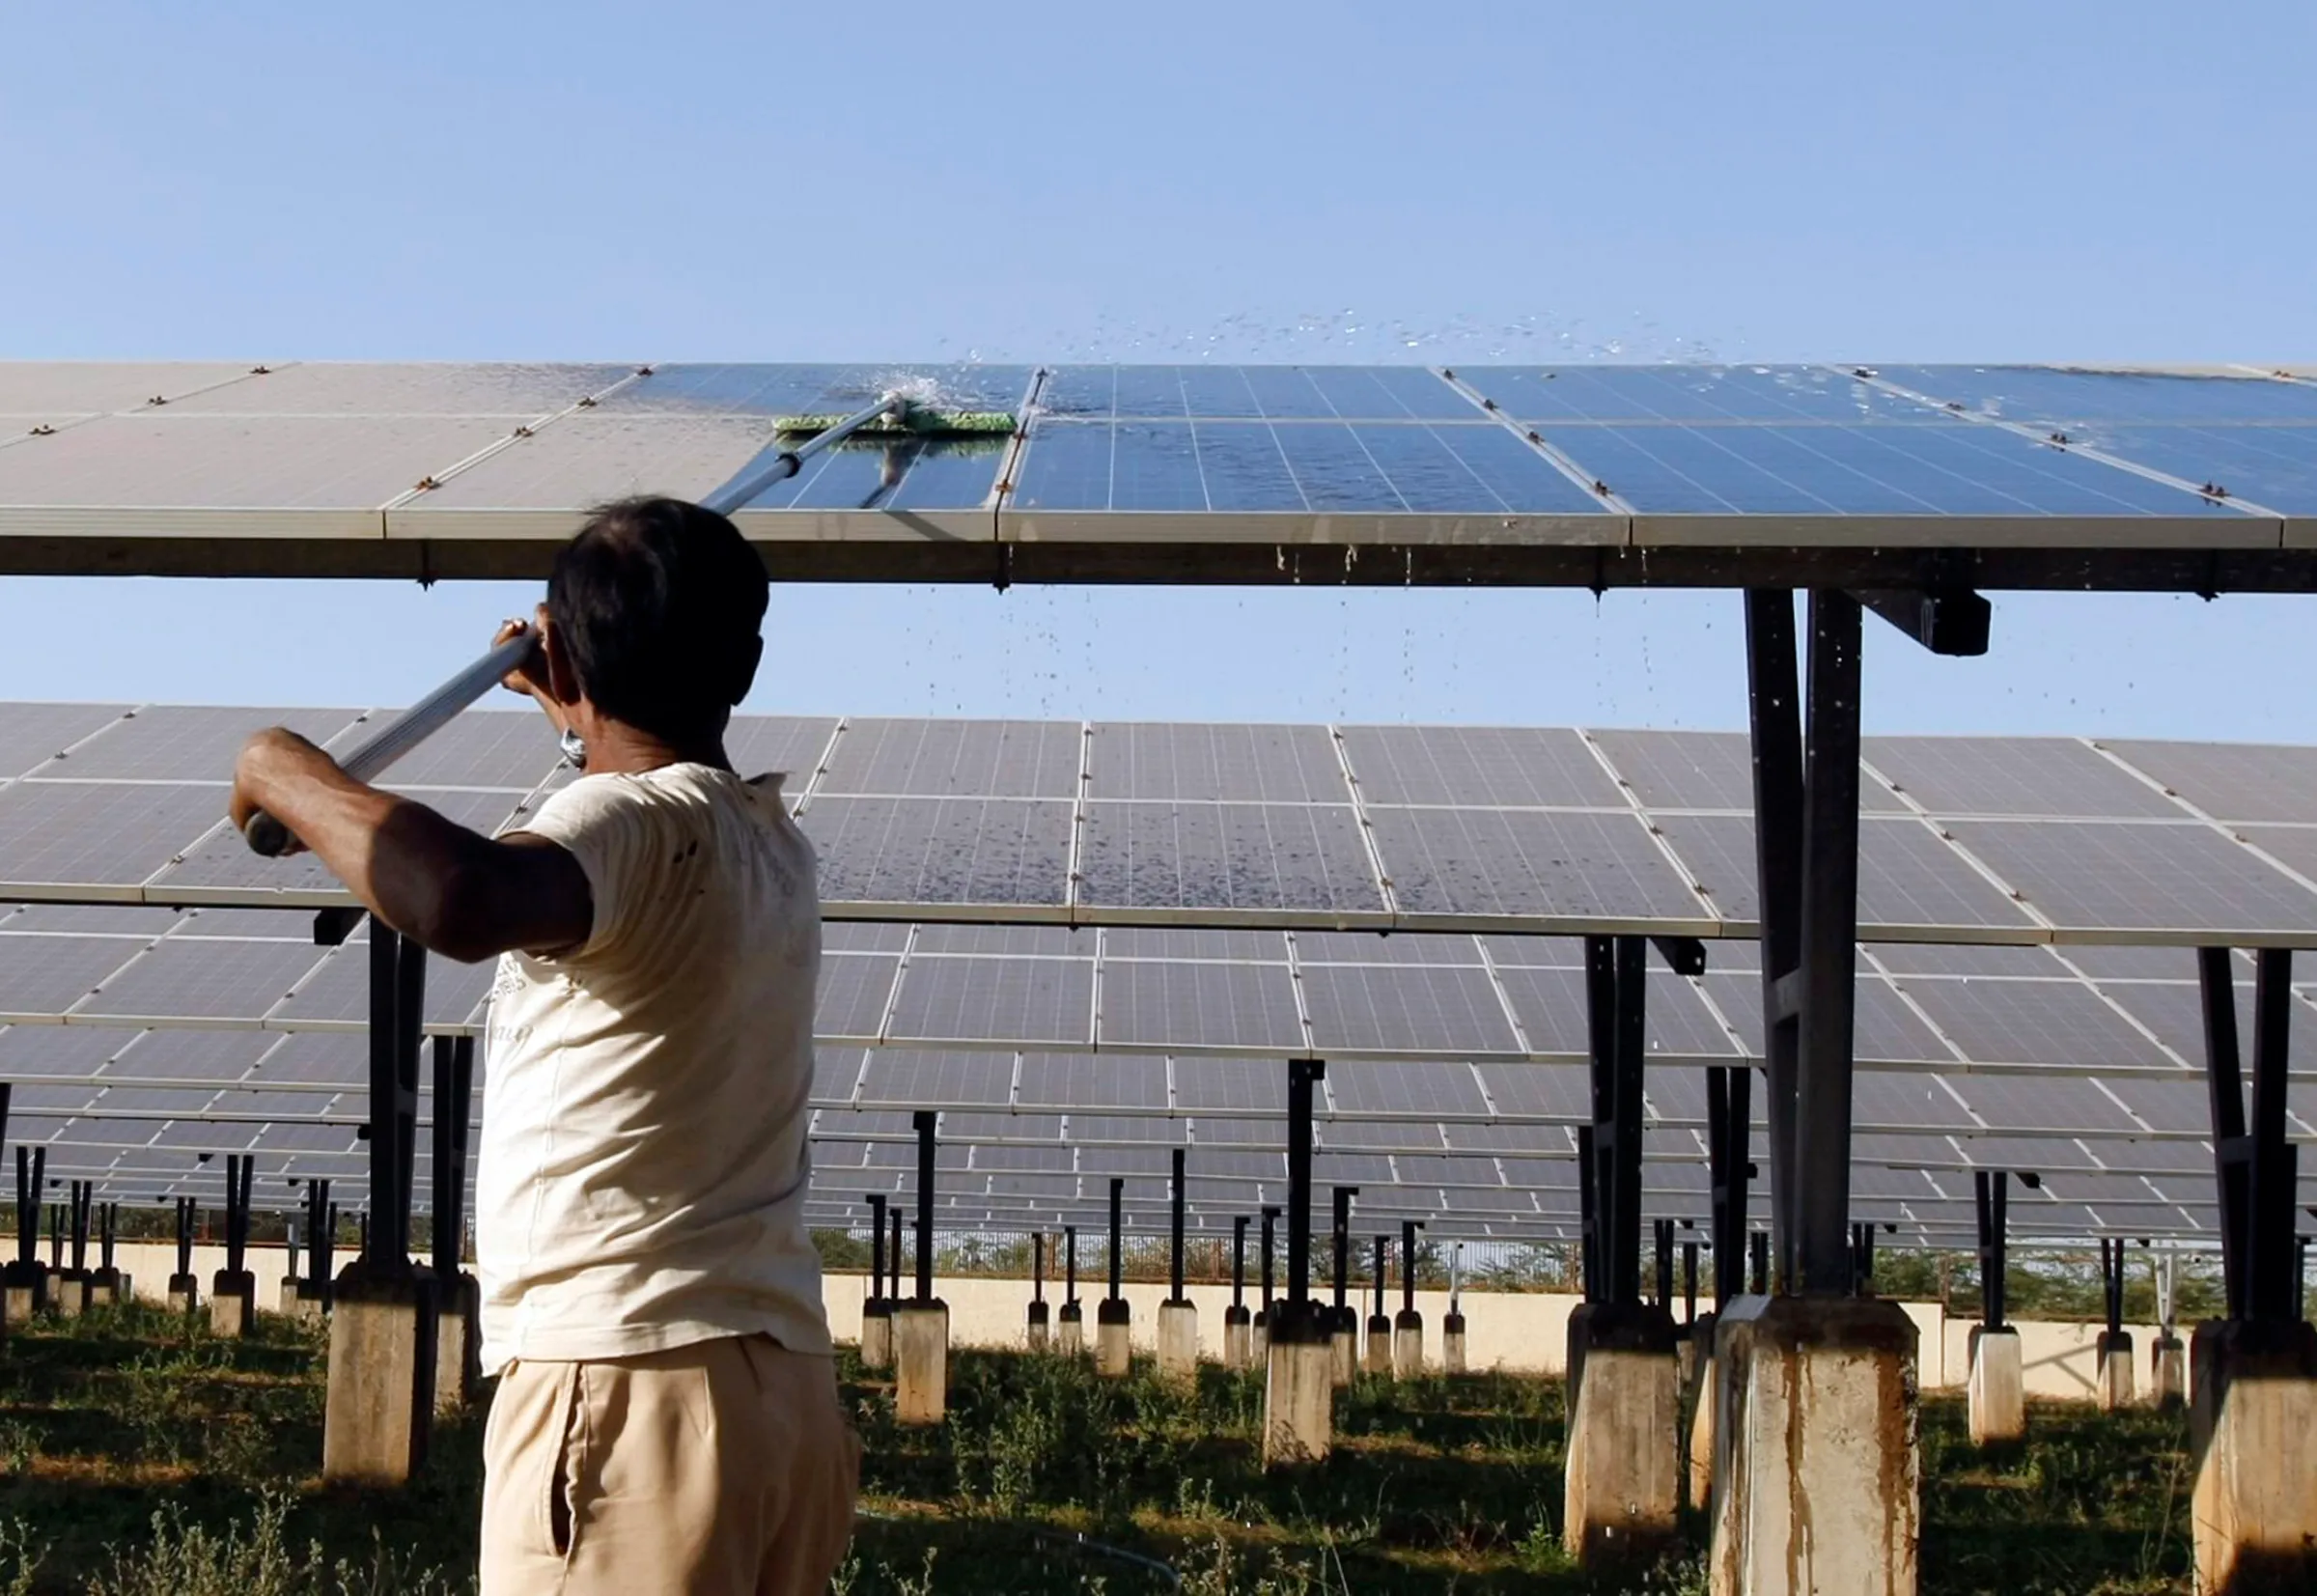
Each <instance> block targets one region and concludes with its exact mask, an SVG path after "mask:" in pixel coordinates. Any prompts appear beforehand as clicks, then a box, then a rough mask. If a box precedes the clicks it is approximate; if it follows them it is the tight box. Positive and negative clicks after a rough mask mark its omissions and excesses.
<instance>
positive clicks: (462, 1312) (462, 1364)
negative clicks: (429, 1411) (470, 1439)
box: [434, 1274, 483, 1414]
mask: <svg viewBox="0 0 2317 1596" xmlns="http://www.w3.org/2000/svg"><path fill="white" fill-rule="evenodd" d="M436 1289H437V1290H438V1291H439V1293H440V1294H441V1302H440V1303H439V1304H438V1305H437V1306H436V1308H435V1312H434V1411H435V1412H436V1413H438V1414H449V1413H457V1412H458V1411H459V1410H460V1409H461V1408H463V1407H465V1406H466V1405H467V1404H468V1403H470V1402H472V1401H474V1399H475V1386H476V1385H477V1384H478V1383H480V1382H481V1380H482V1378H483V1324H482V1317H483V1287H482V1284H481V1283H480V1282H479V1281H477V1280H476V1278H475V1277H474V1276H473V1275H472V1274H454V1275H452V1276H451V1277H450V1278H449V1279H447V1280H442V1281H439V1282H438V1283H437V1288H436Z"/></svg>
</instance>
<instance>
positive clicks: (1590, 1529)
mask: <svg viewBox="0 0 2317 1596" xmlns="http://www.w3.org/2000/svg"><path fill="white" fill-rule="evenodd" d="M1573 1333H1581V1334H1582V1335H1583V1336H1584V1340H1585V1345H1584V1349H1583V1351H1584V1358H1583V1368H1584V1375H1583V1379H1582V1380H1581V1382H1580V1383H1579V1384H1578V1386H1577V1399H1576V1406H1575V1407H1574V1408H1572V1409H1571V1411H1570V1415H1569V1457H1568V1465H1567V1474H1566V1477H1565V1493H1564V1501H1563V1517H1562V1520H1561V1544H1562V1546H1563V1547H1564V1548H1565V1549H1566V1550H1567V1551H1568V1553H1569V1554H1570V1555H1572V1556H1574V1557H1575V1558H1577V1561H1578V1562H1579V1563H1581V1564H1582V1565H1583V1566H1585V1567H1587V1568H1601V1567H1605V1566H1608V1565H1611V1564H1616V1563H1624V1562H1631V1561H1635V1560H1639V1559H1643V1558H1647V1557H1649V1556H1652V1555H1654V1554H1656V1553H1657V1552H1659V1551H1661V1549H1662V1548H1663V1547H1664V1545H1665V1543H1666V1542H1667V1541H1668V1540H1669V1539H1671V1537H1672V1535H1673V1530H1674V1518H1675V1514H1676V1511H1677V1509H1678V1508H1679V1506H1680V1492H1681V1477H1680V1474H1681V1470H1680V1461H1681V1460H1680V1451H1679V1444H1680V1443H1679V1438H1678V1437H1677V1436H1676V1434H1675V1430H1676V1427H1677V1426H1678V1425H1679V1424H1680V1422H1681V1402H1682V1393H1681V1370H1680V1367H1679V1366H1678V1365H1677V1364H1676V1363H1675V1361H1674V1352H1673V1319H1672V1317H1671V1316H1670V1315H1669V1314H1667V1313H1666V1312H1665V1310H1664V1309H1662V1308H1657V1307H1643V1306H1639V1305H1633V1306H1617V1305H1614V1304H1610V1303H1605V1302H1604V1303H1596V1304H1594V1307H1593V1311H1592V1312H1591V1313H1590V1314H1588V1315H1586V1316H1585V1318H1584V1319H1583V1321H1581V1325H1580V1327H1579V1330H1578V1331H1577V1332H1573Z"/></svg>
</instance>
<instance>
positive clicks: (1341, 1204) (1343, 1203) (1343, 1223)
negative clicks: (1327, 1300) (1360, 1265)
mask: <svg viewBox="0 0 2317 1596" xmlns="http://www.w3.org/2000/svg"><path fill="white" fill-rule="evenodd" d="M1358 1195H1359V1188H1358V1187H1356V1186H1339V1187H1337V1188H1336V1189H1335V1225H1334V1228H1333V1229H1332V1230H1331V1231H1330V1232H1329V1233H1328V1234H1329V1240H1328V1246H1329V1247H1330V1248H1331V1249H1332V1250H1333V1252H1334V1253H1335V1259H1334V1262H1335V1325H1334V1327H1333V1328H1334V1329H1336V1330H1344V1329H1347V1328H1350V1327H1351V1319H1350V1317H1349V1315H1348V1314H1347V1313H1346V1312H1345V1309H1346V1308H1348V1307H1349V1306H1350V1303H1349V1302H1346V1300H1345V1296H1346V1293H1347V1292H1348V1290H1349V1289H1350V1286H1351V1282H1352V1199H1353V1198H1354V1197H1356V1196H1358Z"/></svg>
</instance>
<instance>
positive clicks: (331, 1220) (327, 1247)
mask: <svg viewBox="0 0 2317 1596" xmlns="http://www.w3.org/2000/svg"><path fill="white" fill-rule="evenodd" d="M337 1245H338V1210H337V1209H336V1208H335V1207H334V1206H333V1205H332V1204H331V1202H330V1183H329V1182H328V1181H325V1180H309V1181H307V1182H306V1280H305V1284H304V1285H302V1286H300V1287H299V1288H298V1295H299V1296H300V1297H301V1298H302V1297H305V1296H307V1295H308V1294H311V1295H312V1296H313V1297H314V1298H315V1300H316V1301H318V1302H327V1301H328V1300H329V1289H330V1263H331V1254H332V1253H333V1252H334V1251H335V1250H336V1249H337Z"/></svg>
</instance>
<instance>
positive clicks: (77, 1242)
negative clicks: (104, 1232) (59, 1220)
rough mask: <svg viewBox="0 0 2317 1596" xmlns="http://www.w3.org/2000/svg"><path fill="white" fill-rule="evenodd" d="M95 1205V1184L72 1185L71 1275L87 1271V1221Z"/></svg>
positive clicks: (77, 1183)
mask: <svg viewBox="0 0 2317 1596" xmlns="http://www.w3.org/2000/svg"><path fill="white" fill-rule="evenodd" d="M96 1205H97V1183H96V1182H95V1181H74V1182H73V1183H72V1273H73V1274H87V1273H88V1271H89V1219H90V1218H91V1217H92V1216H93V1214H94V1213H95V1210H96Z"/></svg>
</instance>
